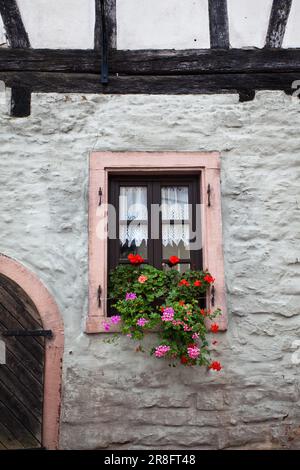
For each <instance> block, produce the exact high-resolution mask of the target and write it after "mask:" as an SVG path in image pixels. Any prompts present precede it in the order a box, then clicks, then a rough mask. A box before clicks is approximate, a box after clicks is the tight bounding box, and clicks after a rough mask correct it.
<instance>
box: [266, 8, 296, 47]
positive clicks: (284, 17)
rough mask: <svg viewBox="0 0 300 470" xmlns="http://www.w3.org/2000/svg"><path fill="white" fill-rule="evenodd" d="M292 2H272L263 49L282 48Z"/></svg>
mask: <svg viewBox="0 0 300 470" xmlns="http://www.w3.org/2000/svg"><path fill="white" fill-rule="evenodd" d="M292 1H293V0H273V5H272V10H271V15H270V21H269V27H268V32H267V38H266V45H265V47H269V48H278V47H281V46H282V43H283V38H284V34H285V28H286V24H287V21H288V17H289V14H290V10H291V6H292Z"/></svg>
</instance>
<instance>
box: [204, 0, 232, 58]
mask: <svg viewBox="0 0 300 470" xmlns="http://www.w3.org/2000/svg"><path fill="white" fill-rule="evenodd" d="M208 10H209V29H210V47H211V48H212V49H228V48H229V45H230V44H229V28H228V11H227V0H208Z"/></svg>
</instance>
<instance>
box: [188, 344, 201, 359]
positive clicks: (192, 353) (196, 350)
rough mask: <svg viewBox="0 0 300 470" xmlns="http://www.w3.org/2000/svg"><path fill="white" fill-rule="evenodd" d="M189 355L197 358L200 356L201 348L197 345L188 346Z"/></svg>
mask: <svg viewBox="0 0 300 470" xmlns="http://www.w3.org/2000/svg"><path fill="white" fill-rule="evenodd" d="M187 352H188V355H189V357H190V358H191V359H197V357H199V356H200V349H199V348H197V346H192V347H190V348H187Z"/></svg>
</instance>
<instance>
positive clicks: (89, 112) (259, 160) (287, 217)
mask: <svg viewBox="0 0 300 470" xmlns="http://www.w3.org/2000/svg"><path fill="white" fill-rule="evenodd" d="M299 118H300V114H299V101H298V100H297V99H296V98H292V97H290V96H286V95H285V94H284V93H283V92H259V93H258V94H257V96H256V98H255V99H254V100H253V101H252V102H249V103H239V102H238V95H212V96H204V95H198V96H164V95H161V96H146V95H140V96H130V95H127V96H97V95H81V94H76V95H75V94H74V95H64V94H62V95H58V94H50V95H45V94H38V95H36V94H33V95H32V114H31V116H30V117H28V118H24V119H22V120H18V119H15V118H12V117H9V115H8V114H7V113H4V112H2V113H1V115H0V141H1V147H0V153H1V158H0V185H1V199H0V226H1V232H0V236H1V242H0V246H1V252H4V253H5V254H7V255H10V256H12V257H14V258H16V259H18V260H19V261H20V262H22V263H23V264H24V265H26V266H28V267H29V268H30V269H31V270H32V271H34V272H35V273H36V274H37V276H38V277H39V278H40V279H41V280H42V281H43V282H44V283H45V284H46V285H47V287H48V288H49V290H50V291H51V293H52V295H53V297H54V298H55V299H56V300H57V302H58V304H59V307H60V310H61V312H62V315H63V317H64V322H65V335H66V347H65V355H64V374H63V404H62V424H61V441H60V444H61V447H63V448H68V449H69V448H104V447H105V448H107V447H108V448H111V449H115V448H131V449H134V448H149V449H151V448H152V449H153V448H166V449H172V448H176V449H178V448H192V449H195V448H202V447H204V448H241V447H250V448H251V447H252V448H272V447H274V448H282V447H283V448H297V447H298V448H299V445H300V442H299V429H300V408H299V386H300V383H299V367H300V366H299V364H298V363H297V357H298V356H297V355H296V356H293V354H294V353H295V352H296V353H297V343H295V341H297V340H299V328H300V323H299V318H300V317H299V314H300V311H299V295H300V291H299V285H300V282H299V281H300V279H299V278H300V271H299V258H300V256H299V178H300V167H299V146H300V138H299V125H300V120H299ZM96 149H97V150H101V151H105V150H112V151H114V150H118V151H122V150H124V151H125V150H135V151H138V150H156V151H163V150H174V151H176V150H178V151H189V150H191V151H212V150H217V151H219V152H221V163H222V171H221V177H222V213H223V242H224V254H225V276H226V285H227V301H228V317H229V329H228V331H227V332H226V333H220V334H219V335H218V337H217V339H218V341H219V344H218V345H217V346H216V348H215V349H216V350H215V351H214V352H213V355H214V357H215V358H216V359H217V360H220V361H221V362H222V364H223V367H224V369H223V371H221V372H220V373H219V374H214V373H213V372H210V373H207V372H206V371H202V370H201V371H199V370H196V369H195V370H194V368H186V369H183V368H181V367H178V368H175V369H173V368H169V367H168V365H167V364H166V363H165V362H163V361H161V362H160V361H158V360H156V359H153V358H149V357H147V356H145V355H143V354H142V353H136V352H135V350H134V346H133V344H132V343H131V342H130V341H129V339H128V338H122V339H121V340H120V343H119V344H118V345H113V344H107V343H105V342H104V336H105V335H104V336H103V335H94V336H93V335H86V334H84V327H85V320H86V315H87V311H88V310H87V307H88V306H87V298H88V279H87V269H88V253H87V246H88V231H87V215H88V214H87V207H88V186H87V185H88V156H89V152H90V151H92V150H96ZM293 358H294V359H293ZM293 360H294V362H293ZM0 367H1V366H0Z"/></svg>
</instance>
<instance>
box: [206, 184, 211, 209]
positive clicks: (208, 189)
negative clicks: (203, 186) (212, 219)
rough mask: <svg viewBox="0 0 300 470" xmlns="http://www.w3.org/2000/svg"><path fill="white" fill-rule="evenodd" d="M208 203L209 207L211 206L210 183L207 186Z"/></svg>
mask: <svg viewBox="0 0 300 470" xmlns="http://www.w3.org/2000/svg"><path fill="white" fill-rule="evenodd" d="M207 205H208V207H210V206H211V187H210V184H208V186H207Z"/></svg>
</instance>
